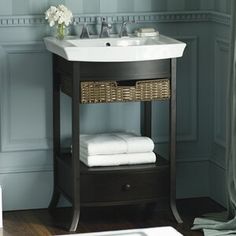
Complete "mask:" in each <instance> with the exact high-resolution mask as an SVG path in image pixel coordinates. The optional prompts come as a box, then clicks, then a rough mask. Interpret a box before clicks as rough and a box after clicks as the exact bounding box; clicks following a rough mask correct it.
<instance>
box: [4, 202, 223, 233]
mask: <svg viewBox="0 0 236 236" xmlns="http://www.w3.org/2000/svg"><path fill="white" fill-rule="evenodd" d="M177 206H178V209H179V211H180V214H181V216H182V218H183V220H184V223H183V224H181V225H178V224H177V223H176V221H175V220H174V218H173V215H172V214H171V212H170V211H169V210H168V209H165V208H163V207H162V206H161V205H159V206H158V205H157V206H156V209H158V210H156V211H153V205H149V207H148V208H147V207H144V205H143V206H139V207H137V206H113V207H97V208H82V210H81V219H80V223H79V227H78V229H77V233H79V232H80V233H82V232H96V231H108V230H122V229H134V228H146V227H158V226H173V227H174V228H176V229H177V230H178V231H179V232H181V233H182V234H183V235H185V236H202V235H203V234H202V233H201V232H199V231H191V230H190V228H191V226H192V222H193V219H194V218H195V217H197V216H200V215H202V214H204V213H207V212H216V211H222V210H224V209H223V208H222V207H221V206H219V205H218V204H216V203H215V202H213V201H212V200H210V199H208V198H198V199H185V200H179V201H177ZM68 214H70V209H69V208H60V209H56V210H54V211H53V212H52V213H51V214H50V213H49V211H48V210H46V209H45V210H44V209H43V210H29V211H15V212H14V211H13V212H5V213H4V221H3V223H4V230H3V231H2V234H1V233H0V235H1V236H9V235H10V236H49V235H58V234H61V235H63V234H69V233H68V232H67V231H66V230H65V227H68V226H67V225H66V224H65V222H66V221H67V223H68V224H69V223H70V222H68Z"/></svg>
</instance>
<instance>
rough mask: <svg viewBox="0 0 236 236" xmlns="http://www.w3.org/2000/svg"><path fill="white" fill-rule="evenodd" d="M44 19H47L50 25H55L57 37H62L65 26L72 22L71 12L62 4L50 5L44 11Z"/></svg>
mask: <svg viewBox="0 0 236 236" xmlns="http://www.w3.org/2000/svg"><path fill="white" fill-rule="evenodd" d="M45 19H46V20H47V21H48V23H49V25H50V27H53V26H55V25H56V26H57V37H58V39H63V38H64V37H65V28H66V26H69V25H70V24H71V23H72V19H73V14H72V12H71V11H70V10H69V9H68V8H67V7H65V6H64V5H58V6H57V7H55V6H51V7H50V8H49V9H48V10H47V11H46V12H45Z"/></svg>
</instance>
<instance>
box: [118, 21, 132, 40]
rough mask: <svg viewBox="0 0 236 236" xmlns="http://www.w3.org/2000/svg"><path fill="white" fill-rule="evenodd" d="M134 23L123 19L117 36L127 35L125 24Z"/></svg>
mask: <svg viewBox="0 0 236 236" xmlns="http://www.w3.org/2000/svg"><path fill="white" fill-rule="evenodd" d="M132 23H135V21H134V20H133V21H123V22H122V24H121V27H120V32H119V37H121V38H122V37H128V36H129V35H128V29H127V24H132Z"/></svg>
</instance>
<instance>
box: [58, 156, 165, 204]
mask: <svg viewBox="0 0 236 236" xmlns="http://www.w3.org/2000/svg"><path fill="white" fill-rule="evenodd" d="M71 160H72V159H71V154H70V153H63V154H61V156H60V157H58V158H57V162H58V164H57V168H58V169H57V173H59V174H58V181H57V184H58V189H59V190H60V191H61V192H62V193H64V194H65V196H67V197H68V199H72V185H73V184H72V179H73V178H72V171H71V168H72V161H71ZM169 176H170V175H169V164H168V161H166V160H165V159H164V158H161V157H160V156H158V155H157V162H156V163H154V164H139V165H130V166H128V165H124V166H109V167H92V168H89V167H87V166H85V165H84V164H83V163H81V162H80V179H78V180H77V181H78V183H79V186H80V201H81V205H82V206H83V205H84V206H99V205H119V204H122V205H123V204H135V203H141V202H154V201H157V200H160V199H166V198H169V195H170V194H169V186H170V185H169Z"/></svg>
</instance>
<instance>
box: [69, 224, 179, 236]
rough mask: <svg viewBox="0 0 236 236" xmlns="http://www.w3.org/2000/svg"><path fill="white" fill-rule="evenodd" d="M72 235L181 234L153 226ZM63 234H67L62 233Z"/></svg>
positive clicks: (161, 235)
mask: <svg viewBox="0 0 236 236" xmlns="http://www.w3.org/2000/svg"><path fill="white" fill-rule="evenodd" d="M73 235H74V236H183V235H182V234H180V233H179V232H177V231H176V230H175V229H174V228H172V227H170V226H168V227H155V228H144V229H129V230H115V231H104V232H94V233H82V234H73ZM64 236H69V234H68V235H64Z"/></svg>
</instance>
